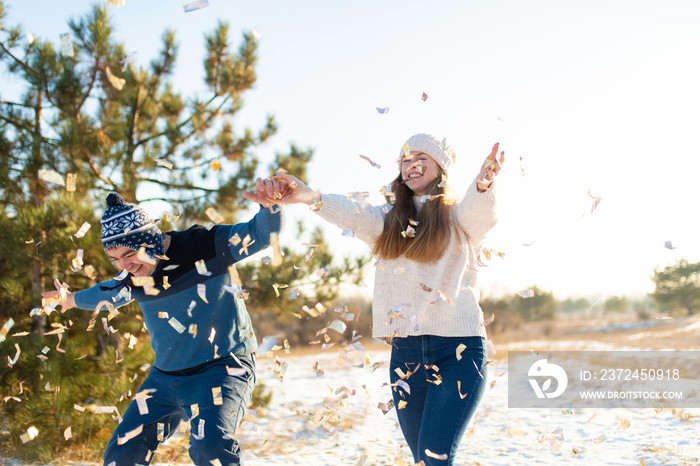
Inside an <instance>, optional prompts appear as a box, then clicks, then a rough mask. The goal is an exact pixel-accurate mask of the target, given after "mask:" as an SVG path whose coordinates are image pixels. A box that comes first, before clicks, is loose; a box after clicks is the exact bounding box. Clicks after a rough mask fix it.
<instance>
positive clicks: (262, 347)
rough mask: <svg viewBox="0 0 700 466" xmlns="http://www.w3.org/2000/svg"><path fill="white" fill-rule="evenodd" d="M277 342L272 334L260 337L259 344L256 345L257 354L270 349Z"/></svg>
mask: <svg viewBox="0 0 700 466" xmlns="http://www.w3.org/2000/svg"><path fill="white" fill-rule="evenodd" d="M276 343H277V338H275V337H274V336H272V335H269V336H266V337H265V338H263V339H262V341H261V342H260V344H259V345H258V349H257V351H256V352H257V353H258V354H259V355H263V354H265V353H267V352H268V351H270V350H272V348H273V347H274V346H275V344H276Z"/></svg>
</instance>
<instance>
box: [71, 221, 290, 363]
mask: <svg viewBox="0 0 700 466" xmlns="http://www.w3.org/2000/svg"><path fill="white" fill-rule="evenodd" d="M283 219H284V210H283V209H281V210H280V211H279V212H277V213H275V214H273V213H271V212H270V209H265V208H261V209H260V211H259V212H258V213H257V214H256V215H255V216H254V217H253V218H252V219H251V220H250V221H249V222H246V223H239V224H236V225H215V226H213V227H212V228H211V229H209V230H207V229H206V228H204V227H202V226H199V225H195V226H193V227H191V228H190V229H188V230H186V231H179V232H178V231H174V232H168V233H167V234H168V235H169V236H170V238H171V240H170V246H169V247H168V250H167V251H166V253H165V255H166V256H167V257H168V260H161V261H160V263H159V264H158V267H157V269H156V271H155V272H154V274H153V278H154V281H155V283H156V287H155V288H156V289H158V290H159V291H160V293H159V294H158V295H156V296H152V295H147V294H146V293H145V292H144V290H143V288H142V287H137V286H134V285H133V284H132V283H131V280H130V278H126V279H125V280H123V281H117V280H115V279H112V280H108V281H106V282H103V283H100V284H98V285H95V286H93V287H91V288H88V289H87V290H83V291H79V292H77V293H75V304H76V307H78V308H80V309H89V310H93V309H95V308H96V307H97V306H98V304H99V303H100V301H109V302H110V303H112V302H113V303H114V306H115V307H120V306H124V305H126V304H128V303H129V302H131V300H135V301H136V302H137V303H138V304H139V306H140V307H141V312H143V317H144V322H145V324H146V328H147V329H148V332H149V333H150V336H151V347H152V348H153V351H154V352H155V361H154V365H155V366H156V367H157V368H158V369H160V370H163V371H177V370H182V369H188V368H191V367H195V366H198V365H200V364H204V363H206V362H209V361H212V360H214V359H216V358H218V357H220V356H227V355H228V354H229V353H233V354H237V355H247V354H250V353H252V352H253V351H255V348H256V339H255V334H254V332H253V327H252V324H251V322H250V316H249V315H248V311H247V310H246V306H245V302H244V301H243V299H241V298H239V297H236V296H235V294H233V293H231V292H229V291H226V289H225V288H224V287H225V286H228V287H230V286H231V276H230V274H229V270H228V267H229V266H231V265H233V264H234V263H236V262H238V261H239V260H241V259H244V258H246V257H248V256H249V255H253V254H254V253H256V252H258V251H260V250H262V249H264V248H266V247H267V246H268V245H269V244H270V233H273V232H279V231H280V229H281V228H282V223H283ZM236 233H237V234H238V236H239V237H240V239H241V240H243V239H244V238H245V237H246V236H247V235H250V244H249V246H248V248H247V250H248V254H246V253H245V250H242V246H243V243H242V242H241V243H239V244H238V245H236V246H234V245H233V244H232V243H231V242H229V239H230V238H232V237H234V236H235V234H236ZM198 260H204V261H205V264H206V267H207V270H208V271H209V273H210V274H211V275H209V276H204V275H200V274H199V273H198V272H197V269H196V267H195V262H196V261H198ZM174 266H177V267H175V268H174ZM165 276H167V277H168V278H167V283H168V284H169V285H170V286H169V287H168V288H167V289H165V287H164V286H163V277H165ZM199 284H203V285H205V286H206V296H205V297H206V301H208V302H205V301H204V300H203V299H202V298H201V297H200V296H199V295H198V293H197V291H198V287H197V285H199ZM124 285H128V286H129V288H130V289H131V300H127V299H124V298H123V297H121V296H119V297H118V295H119V291H120V290H121V289H122V288H125V286H124ZM115 299H116V301H115ZM192 302H194V303H195V305H194V307H192V308H190V307H191V303H192ZM194 325H196V333H194V327H193V326H194ZM191 332H192V333H191Z"/></svg>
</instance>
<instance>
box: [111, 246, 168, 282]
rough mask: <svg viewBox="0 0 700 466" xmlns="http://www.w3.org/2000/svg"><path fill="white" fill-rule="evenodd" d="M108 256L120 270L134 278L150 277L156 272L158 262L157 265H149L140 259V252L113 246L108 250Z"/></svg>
mask: <svg viewBox="0 0 700 466" xmlns="http://www.w3.org/2000/svg"><path fill="white" fill-rule="evenodd" d="M107 255H108V256H109V258H110V260H111V261H112V262H114V265H116V266H117V267H118V268H120V269H122V270H126V271H127V272H129V273H131V274H132V275H133V276H134V277H148V276H150V275H152V274H153V272H155V271H156V267H157V266H158V261H156V263H155V264H152V263H148V262H146V261H143V260H141V259H139V258H138V251H136V250H134V249H131V248H127V247H125V246H113V247H111V248H109V249H108V250H107Z"/></svg>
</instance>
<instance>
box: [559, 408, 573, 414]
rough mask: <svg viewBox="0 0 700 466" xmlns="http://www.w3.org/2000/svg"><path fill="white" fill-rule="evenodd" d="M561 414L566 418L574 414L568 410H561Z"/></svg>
mask: <svg viewBox="0 0 700 466" xmlns="http://www.w3.org/2000/svg"><path fill="white" fill-rule="evenodd" d="M561 413H562V414H563V415H564V416H566V415H573V414H574V412H573V411H572V410H570V409H563V410H562V411H561Z"/></svg>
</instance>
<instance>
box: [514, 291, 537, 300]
mask: <svg viewBox="0 0 700 466" xmlns="http://www.w3.org/2000/svg"><path fill="white" fill-rule="evenodd" d="M518 295H519V296H520V297H521V298H532V297H534V296H535V290H522V291H518Z"/></svg>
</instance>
